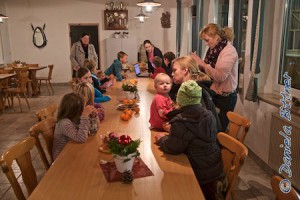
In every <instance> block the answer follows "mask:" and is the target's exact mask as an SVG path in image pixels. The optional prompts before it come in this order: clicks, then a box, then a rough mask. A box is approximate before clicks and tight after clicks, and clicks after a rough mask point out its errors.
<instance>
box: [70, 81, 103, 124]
mask: <svg viewBox="0 0 300 200" xmlns="http://www.w3.org/2000/svg"><path fill="white" fill-rule="evenodd" d="M74 92H75V93H78V94H80V95H81V96H83V97H84V99H85V105H93V106H94V107H95V108H96V109H97V111H98V112H97V114H98V119H99V120H100V121H102V120H103V119H104V107H103V106H102V105H101V104H100V103H94V88H93V86H92V85H91V84H90V83H79V84H77V85H75V87H74ZM98 127H99V124H98Z"/></svg>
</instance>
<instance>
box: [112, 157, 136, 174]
mask: <svg viewBox="0 0 300 200" xmlns="http://www.w3.org/2000/svg"><path fill="white" fill-rule="evenodd" d="M135 155H136V153H132V154H129V155H128V156H119V155H114V160H115V163H116V167H117V171H118V172H120V173H123V172H125V171H127V170H129V171H131V170H132V167H133V162H134V159H135Z"/></svg>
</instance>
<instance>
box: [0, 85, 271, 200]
mask: <svg viewBox="0 0 300 200" xmlns="http://www.w3.org/2000/svg"><path fill="white" fill-rule="evenodd" d="M42 90H43V91H44V93H42V94H41V96H39V97H37V98H30V99H29V103H30V106H31V110H28V108H27V106H26V104H25V100H24V99H22V105H23V111H24V112H23V113H20V110H19V107H18V103H17V102H15V107H14V109H7V110H5V111H4V112H3V113H0V130H1V132H0V153H3V151H4V150H5V149H7V148H8V147H9V146H11V145H12V144H15V143H16V142H17V141H19V140H21V139H23V138H24V137H27V136H28V135H29V133H28V130H29V128H30V127H31V126H32V125H34V124H35V123H36V122H37V119H36V117H35V111H37V110H38V109H40V108H43V107H46V106H47V105H49V104H51V103H57V104H59V102H60V99H61V97H62V96H63V94H65V93H68V92H71V87H70V86H54V91H55V96H48V92H47V89H46V88H42ZM44 95H46V96H44ZM32 158H33V163H34V167H35V169H36V171H37V175H38V177H39V179H40V178H41V177H42V175H43V174H44V173H45V168H44V166H43V163H42V161H41V160H40V157H39V156H38V153H37V150H36V149H34V150H33V151H32ZM13 169H14V170H15V172H16V173H17V174H18V177H19V178H18V179H19V181H20V182H22V180H21V177H20V171H19V169H18V167H17V166H16V165H14V166H13ZM22 186H23V189H24V191H26V189H25V186H24V184H22ZM25 193H26V192H25ZM0 198H1V200H2V199H3V200H4V199H5V200H7V199H16V197H15V195H14V192H13V190H12V188H11V187H10V184H9V182H8V180H7V178H6V177H5V175H4V174H3V173H2V172H0ZM237 199H238V200H246V199H247V200H256V199H259V200H270V199H275V197H274V195H273V193H272V190H271V186H270V177H269V176H268V174H267V173H266V172H265V171H263V170H262V169H261V168H260V167H259V166H258V165H257V164H256V163H255V162H254V161H253V160H252V159H251V158H249V157H247V158H246V161H245V164H244V165H243V167H242V170H241V171H240V174H239V180H238V186H237Z"/></svg>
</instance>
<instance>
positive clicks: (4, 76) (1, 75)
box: [0, 74, 15, 80]
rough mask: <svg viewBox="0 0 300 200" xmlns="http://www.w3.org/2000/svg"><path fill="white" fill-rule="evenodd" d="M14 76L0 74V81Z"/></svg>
mask: <svg viewBox="0 0 300 200" xmlns="http://www.w3.org/2000/svg"><path fill="white" fill-rule="evenodd" d="M13 76H15V74H0V80H2V79H6V78H9V77H13Z"/></svg>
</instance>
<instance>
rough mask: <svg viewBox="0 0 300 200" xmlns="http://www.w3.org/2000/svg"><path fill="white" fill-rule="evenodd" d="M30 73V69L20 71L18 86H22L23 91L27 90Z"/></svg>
mask: <svg viewBox="0 0 300 200" xmlns="http://www.w3.org/2000/svg"><path fill="white" fill-rule="evenodd" d="M28 73H29V72H28V71H20V72H19V74H18V77H17V79H18V88H20V91H21V92H25V91H26V90H27V82H28Z"/></svg>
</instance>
